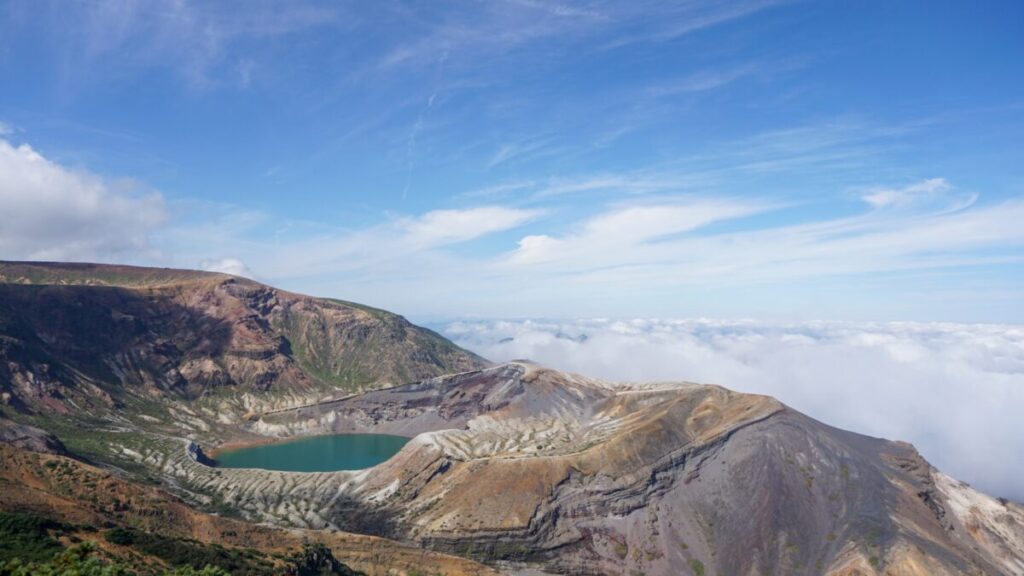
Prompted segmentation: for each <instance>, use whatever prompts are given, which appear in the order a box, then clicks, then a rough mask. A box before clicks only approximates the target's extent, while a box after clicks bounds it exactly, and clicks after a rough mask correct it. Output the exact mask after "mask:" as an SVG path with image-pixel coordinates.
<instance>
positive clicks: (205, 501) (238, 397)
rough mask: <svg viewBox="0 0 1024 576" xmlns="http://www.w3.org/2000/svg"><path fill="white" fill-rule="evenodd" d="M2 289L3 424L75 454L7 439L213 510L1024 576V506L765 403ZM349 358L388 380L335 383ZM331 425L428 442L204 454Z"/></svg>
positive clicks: (286, 524)
mask: <svg viewBox="0 0 1024 576" xmlns="http://www.w3.org/2000/svg"><path fill="white" fill-rule="evenodd" d="M67 270H71V272H67ZM12 278H13V280H12ZM0 282H3V283H0V360H3V362H0V388H2V390H3V393H4V395H5V396H4V403H2V404H0V419H10V420H13V421H14V422H16V423H17V424H16V425H15V426H22V427H24V426H35V427H38V428H41V429H44V430H47V431H48V432H50V433H53V434H54V435H55V436H56V438H57V440H56V441H55V442H56V443H55V442H54V441H50V440H49V439H48V438H47V437H46V436H45V435H42V436H41V435H39V434H35V433H32V434H29V433H22V432H19V430H21V431H24V430H25V428H19V429H17V430H14V431H12V429H13V428H12V427H11V426H6V425H5V426H4V427H3V428H4V429H5V430H6V431H5V432H4V433H3V434H0V443H3V442H6V443H8V444H13V443H17V442H20V443H21V447H22V448H26V447H27V448H32V447H35V448H39V447H43V448H46V447H51V448H53V447H55V446H56V447H59V448H60V449H61V450H66V451H67V452H68V453H69V455H70V456H73V457H78V458H88V459H89V460H90V461H92V462H93V463H96V464H99V465H101V466H103V467H105V468H106V469H107V470H109V471H111V473H113V474H114V476H116V477H117V478H120V479H122V480H124V481H125V482H129V483H134V482H146V483H154V484H157V485H159V486H161V487H162V488H163V489H165V490H167V491H169V492H170V493H172V494H173V496H174V497H177V498H180V499H182V500H183V501H184V502H188V503H189V504H190V505H191V506H193V507H195V508H198V509H201V510H205V511H206V512H218V513H226V514H232V515H240V516H242V517H243V518H245V519H247V520H249V521H254V522H260V523H266V524H270V525H273V526H276V527H278V528H289V529H292V528H294V529H303V530H314V531H323V530H327V531H332V530H343V531H346V532H357V533H362V534H369V535H374V536H377V537H382V538H388V539H392V540H395V541H399V542H402V543H403V544H404V545H406V546H408V545H414V546H418V547H423V548H428V549H432V550H435V551H438V552H443V553H447V554H455V555H457V556H462V557H468V558H471V559H474V560H477V561H481V562H484V563H487V564H489V565H491V566H493V567H511V571H512V572H513V573H514V572H516V571H519V570H523V569H536V568H541V569H543V570H544V571H546V572H557V573H564V574H593V575H603V574H622V573H641V572H642V573H644V574H648V575H652V576H653V575H659V574H666V575H668V574H678V573H680V571H681V570H682V571H683V572H684V573H685V572H686V571H688V572H690V573H693V574H707V575H712V574H716V575H718V574H729V575H735V574H770V573H787V574H806V575H811V574H832V575H838V576H853V575H873V574H892V575H907V576H911V575H925V574H950V575H952V574H964V573H966V574H1006V575H1017V574H1021V573H1024V508H1022V507H1021V506H1020V505H1019V504H1017V503H1015V502H1009V501H1002V500H997V499H994V498H991V497H988V496H986V495H983V494H981V493H979V492H976V491H974V490H973V489H971V488H970V487H968V486H966V485H964V484H962V483H959V482H957V481H955V480H953V479H951V478H949V477H948V476H945V475H944V474H942V473H941V472H939V471H938V470H936V469H934V468H933V467H932V466H931V465H930V464H929V463H928V462H927V461H926V460H924V458H922V457H921V455H920V454H918V453H917V451H916V450H915V449H914V448H913V446H911V445H909V444H906V443H902V442H893V441H888V440H884V439H878V438H870V437H867V436H863V435H860V434H855V433H852V432H846V431H843V430H839V429H836V428H833V427H830V426H827V425H826V424H823V423H821V422H818V421H816V420H814V419H812V418H809V417H807V416H805V415H803V414H801V413H799V412H797V411H795V410H793V409H791V408H789V407H787V406H785V405H784V404H783V403H781V402H779V401H778V400H776V399H774V398H771V397H768V396H758V395H752V394H743V393H739V392H734V391H731V390H729V389H727V388H724V387H721V386H711V385H703V384H693V383H685V382H676V383H653V384H636V383H618V382H607V381H603V380H599V379H595V378H589V377H586V376H582V375H579V374H569V373H565V372H560V371H557V370H552V369H548V368H545V367H543V366H539V365H536V364H532V363H526V362H512V363H507V364H500V365H490V364H488V363H486V362H484V361H483V360H482V359H479V358H478V357H476V356H475V355H472V354H471V353H468V352H465V351H461V350H460V349H458V348H457V347H455V346H454V345H452V344H450V343H447V341H444V340H443V338H441V341H440V342H439V341H438V340H436V339H435V338H440V337H439V336H437V335H436V334H433V333H429V332H426V331H422V332H421V331H419V329H417V328H416V327H412V326H411V325H409V324H408V323H407V322H406V321H404V319H399V317H396V316H394V315H391V314H390V313H387V312H385V311H380V310H376V309H370V311H368V310H365V309H363V308H362V307H359V306H358V305H352V304H347V303H343V302H341V303H338V302H334V301H330V300H325V299H316V298H312V297H304V296H301V295H293V294H291V293H287V292H284V291H279V290H276V289H274V288H271V287H267V286H264V285H262V284H259V283H256V282H252V281H250V280H245V279H240V278H236V277H233V276H230V275H223V274H216V273H203V272H191V271H175V270H166V271H165V270H154V269H138V268H129V267H106V266H102V265H68V266H63V265H48V264H39V263H30V264H6V263H0ZM115 283H119V284H120V285H112V284H115ZM129 284H130V285H133V286H134V287H126V285H129ZM300 350H303V351H304V352H301V353H300ZM301 354H305V356H304V357H303V358H299V356H300V355H301ZM368 358H369V360H368ZM350 362H353V363H356V364H357V365H358V366H360V367H361V369H362V370H368V371H370V372H371V373H372V377H371V378H367V379H364V380H360V381H358V382H354V383H353V382H352V381H349V380H345V379H338V378H337V377H338V376H339V375H342V374H351V372H350V371H349V372H346V371H348V370H350V368H351V367H350V366H349V363H350ZM452 372H454V373H452ZM268 374H271V376H269V377H268ZM218 375H219V376H218ZM403 375H404V376H403ZM412 375H416V376H417V377H409V376H412ZM403 378H404V380H403ZM181 380H183V381H184V383H183V384H181V385H180V386H178V384H179V383H180V382H181ZM344 384H351V385H349V386H345V385H344ZM176 386H177V387H176ZM331 433H388V434H398V435H403V436H407V437H410V438H411V440H410V441H409V442H408V443H407V444H406V445H405V447H404V448H403V449H402V450H400V451H399V452H398V453H397V454H396V455H395V456H393V457H392V458H391V459H389V460H388V461H386V462H384V463H382V464H380V465H378V466H375V467H373V468H369V469H366V470H360V471H338V472H324V473H295V472H276V471H269V470H256V469H227V468H225V469H221V468H214V467H211V466H209V465H208V464H209V462H208V461H205V460H204V459H203V458H201V454H202V450H203V449H204V448H207V449H208V448H215V447H217V446H220V445H223V444H225V443H231V442H252V441H268V440H273V439H283V438H293V437H300V436H308V435H313V434H331ZM61 443H62V444H61ZM54 449H57V448H54ZM26 465H27V464H26ZM33 470H34V469H33ZM14 473H16V474H23V473H26V472H25V471H15V472H14ZM33 474H38V470H36V471H34V472H33ZM4 505H5V506H9V505H13V504H12V503H10V502H7V503H6V504H4ZM680 567H684V568H680Z"/></svg>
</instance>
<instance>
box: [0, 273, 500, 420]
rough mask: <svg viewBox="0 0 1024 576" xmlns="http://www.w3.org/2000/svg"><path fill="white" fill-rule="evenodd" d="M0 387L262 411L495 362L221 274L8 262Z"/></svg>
mask: <svg viewBox="0 0 1024 576" xmlns="http://www.w3.org/2000/svg"><path fill="white" fill-rule="evenodd" d="M0 282H3V284H0V388H2V390H0V392H3V393H4V394H5V395H6V396H5V402H6V403H7V404H10V405H14V406H15V407H21V408H31V407H36V408H37V409H43V410H53V411H57V412H66V411H67V410H68V409H69V402H68V400H69V399H71V400H73V401H76V402H78V404H77V406H78V407H79V408H87V409H89V410H93V411H100V410H102V409H104V408H116V409H120V408H121V404H123V403H124V402H125V401H126V396H135V397H138V398H142V399H146V400H151V401H153V400H156V401H159V400H162V399H170V400H175V401H178V400H180V401H184V402H195V401H196V400H199V399H202V400H203V401H205V402H207V403H210V404H216V403H217V402H226V403H227V404H228V405H229V406H227V407H225V409H226V411H228V410H230V409H232V408H234V409H236V410H241V413H244V412H245V411H247V410H257V411H259V410H266V409H272V408H277V407H282V406H292V405H297V404H302V403H305V402H308V401H309V399H310V398H311V397H312V398H316V397H317V395H318V394H320V393H322V392H325V391H326V392H328V393H333V392H336V391H339V390H340V391H346V390H347V391H361V390H368V389H373V388H377V387H381V386H386V385H393V384H401V383H405V382H412V381H416V380H420V379H423V378H427V377H430V376H435V375H438V374H443V373H449V372H459V371H464V370H470V369H474V368H479V367H482V366H484V365H486V363H485V361H484V360H482V359H481V358H479V357H477V356H475V355H473V354H471V353H469V352H466V351H464V350H462V349H460V348H458V347H457V346H455V345H453V344H451V343H450V342H448V341H447V340H445V339H444V338H441V337H440V336H438V335H436V334H434V333H433V332H430V331H429V330H425V329H423V328H419V327H416V326H413V325H412V324H410V323H409V322H407V321H406V320H405V319H404V318H402V317H400V316H396V315H393V314H390V313H387V312H384V311H381V310H375V309H372V308H367V307H364V306H358V305H354V304H349V303H344V302H340V301H335V300H325V299H320V298H311V297H307V296H301V295H298V294H292V293H288V292H284V291H281V290H276V289H274V288H270V287H268V286H264V285H261V284H258V283H255V282H252V281H250V280H245V279H242V278H236V277H233V276H229V275H226V274H214V273H205V272H189V271H181V270H162V269H152V268H134V267H127V266H104V265H91V264H45V263H0Z"/></svg>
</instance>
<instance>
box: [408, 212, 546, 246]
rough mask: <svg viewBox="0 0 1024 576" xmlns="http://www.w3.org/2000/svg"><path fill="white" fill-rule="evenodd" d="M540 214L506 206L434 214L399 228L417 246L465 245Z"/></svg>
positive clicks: (429, 213)
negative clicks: (467, 242)
mask: <svg viewBox="0 0 1024 576" xmlns="http://www.w3.org/2000/svg"><path fill="white" fill-rule="evenodd" d="M539 214H540V211H538V210H522V209H518V208H507V207H504V206H479V207H475V208H468V209H462V210H433V211H431V212H427V213H426V214H423V215H422V216H418V217H415V218H405V219H401V220H399V221H398V222H397V223H396V224H397V228H398V229H399V230H400V231H402V232H404V233H405V234H406V238H405V239H406V240H407V241H409V242H410V243H412V244H414V245H416V246H424V247H425V246H437V245H443V244H452V243H456V242H465V241H467V240H472V239H473V238H478V237H480V236H484V235H486V234H490V233H492V232H499V231H501V230H508V229H510V228H516V227H518V226H520V225H522V224H524V223H525V222H527V221H528V220H531V219H533V218H535V217H537V216H538V215H539Z"/></svg>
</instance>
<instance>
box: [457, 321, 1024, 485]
mask: <svg viewBox="0 0 1024 576" xmlns="http://www.w3.org/2000/svg"><path fill="white" fill-rule="evenodd" d="M443 333H444V334H445V335H446V336H448V337H449V338H452V339H453V340H454V341H455V342H456V343H458V344H460V345H462V346H464V347H466V348H469V349H470V350H473V351H474V352H477V353H479V354H481V355H483V356H485V357H487V358H490V359H491V360H495V361H507V360H512V359H520V358H523V359H531V360H534V361H536V362H539V363H541V364H544V365H547V366H551V367H554V368H559V369H563V370H569V371H574V372H579V373H583V374H587V375H590V376H597V377H602V378H606V379H613V380H631V381H650V380H686V381H692V382H701V383H714V384H721V385H724V386H727V387H729V388H733V389H736V390H740V391H744V392H752V393H759V394H768V395H771V396H774V397H776V398H778V399H780V400H782V401H783V402H785V403H786V404H788V405H790V406H792V407H793V408H795V409H797V410H800V411H802V412H804V413H806V414H808V415H810V416H812V417H814V418H817V419H819V420H821V421H823V422H825V423H827V424H830V425H833V426H837V427H840V428H845V429H848V430H853V431H856V432H860V433H863V434H868V435H871V436H879V437H884V438H889V439H895V440H905V441H909V442H912V443H913V444H914V445H915V446H917V448H918V449H919V450H920V451H921V452H922V454H924V456H925V457H926V458H927V459H928V460H929V461H930V462H931V463H932V464H934V465H935V466H937V467H938V468H940V469H942V470H943V471H944V472H947V473H949V474H951V475H953V476H955V477H957V478H960V479H962V480H965V481H967V482H970V483H972V484H974V485H975V486H977V487H979V488H980V489H982V490H984V491H986V492H989V493H991V494H994V495H999V496H1006V497H1009V498H1013V499H1015V500H1018V501H1024V487H1022V486H1021V483H1020V478H1021V477H1024V460H1021V458H1020V457H1019V455H1020V454H1024V427H1021V426H1020V423H1019V422H1020V414H1019V412H1020V407H1021V406H1024V327H1020V326H999V325H980V324H975V325H968V324H952V323H909V322H894V323H850V322H806V323H794V324H770V323H761V322H754V321H719V320H667V319H662V320H659V319H636V320H624V321H618V320H605V319H596V320H575V321H542V320H536V321H535V320H520V321H483V320H481V321H459V322H453V323H450V324H448V325H446V326H445V327H444V329H443Z"/></svg>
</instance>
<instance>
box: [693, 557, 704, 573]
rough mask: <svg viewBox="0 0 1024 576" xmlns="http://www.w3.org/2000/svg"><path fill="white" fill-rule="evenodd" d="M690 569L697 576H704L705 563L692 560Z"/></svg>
mask: <svg viewBox="0 0 1024 576" xmlns="http://www.w3.org/2000/svg"><path fill="white" fill-rule="evenodd" d="M690 569H691V570H693V573H694V574H695V575H696V576H704V563H703V562H701V561H700V560H697V559H696V558H694V559H693V560H690Z"/></svg>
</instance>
